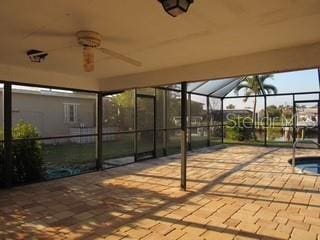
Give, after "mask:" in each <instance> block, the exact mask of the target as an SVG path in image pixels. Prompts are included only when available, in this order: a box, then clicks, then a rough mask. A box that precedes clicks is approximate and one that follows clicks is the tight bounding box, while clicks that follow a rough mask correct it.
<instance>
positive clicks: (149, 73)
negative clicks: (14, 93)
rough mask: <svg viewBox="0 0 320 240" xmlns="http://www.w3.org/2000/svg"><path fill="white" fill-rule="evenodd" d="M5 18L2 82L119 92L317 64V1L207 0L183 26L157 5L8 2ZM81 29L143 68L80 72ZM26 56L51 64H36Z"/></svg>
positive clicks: (104, 62) (113, 64)
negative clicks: (33, 53)
mask: <svg viewBox="0 0 320 240" xmlns="http://www.w3.org/2000/svg"><path fill="white" fill-rule="evenodd" d="M0 16H1V17H0V18H1V21H0V30H1V33H2V34H1V38H0V52H1V54H0V79H1V80H4V81H14V82H23V83H30V84H41V85H47V86H53V87H64V88H75V89H83V90H95V91H113V90H123V89H130V88H134V87H146V86H160V85H164V84H167V85H168V84H174V83H180V82H183V81H188V82H192V81H204V80H207V79H221V78H226V77H232V76H241V75H247V74H255V73H262V72H272V71H284V70H296V69H302V68H311V67H314V66H319V65H320V58H319V56H320V31H319V22H320V2H319V1H316V0H311V1H292V0H282V1H279V0H269V1H257V0H219V1H212V0H201V1H195V2H194V4H192V5H191V6H190V9H189V11H188V13H187V14H184V15H181V16H179V17H177V18H172V17H170V16H169V15H168V14H167V13H165V12H164V10H163V8H162V6H161V4H160V3H159V1H156V0H154V1H150V0H139V1H132V0H123V1H116V0H113V1H111V0H110V1H105V0H96V1H88V0H77V1H75V0H70V1H66V0H55V1H39V0H28V1H21V0H10V1H2V3H1V8H0ZM13 16H14V17H13ZM80 30H93V31H97V32H99V33H100V34H102V35H103V37H104V41H103V47H105V48H109V49H111V50H114V51H117V52H119V53H121V54H125V55H127V56H128V57H131V58H134V59H137V60H139V61H141V62H142V63H143V66H142V67H135V66H132V65H130V64H126V63H123V62H121V61H118V60H116V59H114V58H112V57H109V56H106V55H104V54H102V53H101V52H99V51H97V53H96V55H95V58H96V70H95V71H94V72H92V73H86V72H84V71H83V67H82V65H83V63H82V50H81V47H79V45H78V44H77V39H76V37H75V33H76V32H77V31H80ZM29 49H39V50H43V51H47V52H48V53H49V55H48V57H47V59H46V61H44V62H43V63H40V64H34V63H31V62H30V61H29V59H28V57H27V56H26V51H27V50H29ZM220 95H222V93H220Z"/></svg>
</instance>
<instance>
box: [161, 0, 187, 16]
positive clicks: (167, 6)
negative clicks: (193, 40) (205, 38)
mask: <svg viewBox="0 0 320 240" xmlns="http://www.w3.org/2000/svg"><path fill="white" fill-rule="evenodd" d="M159 2H160V3H161V4H162V7H163V8H164V10H165V11H166V12H167V13H168V14H170V15H171V16H173V17H177V16H179V15H180V14H182V13H185V12H187V11H188V9H189V6H190V4H192V3H193V0H159Z"/></svg>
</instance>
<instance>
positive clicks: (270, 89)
mask: <svg viewBox="0 0 320 240" xmlns="http://www.w3.org/2000/svg"><path fill="white" fill-rule="evenodd" d="M272 77H273V75H270V74H264V75H254V76H247V77H245V78H244V79H243V81H242V82H241V83H240V84H239V85H238V86H237V87H236V88H235V90H234V92H235V94H236V95H239V92H240V90H244V91H245V99H244V101H245V102H246V101H247V100H248V98H249V96H252V95H254V101H253V114H252V124H253V128H252V130H253V136H254V140H256V135H255V123H256V111H257V95H263V94H264V93H268V94H277V92H278V90H277V88H276V87H275V86H273V85H272V84H267V83H265V81H266V80H267V79H268V78H272Z"/></svg>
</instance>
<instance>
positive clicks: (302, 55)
mask: <svg viewBox="0 0 320 240" xmlns="http://www.w3.org/2000/svg"><path fill="white" fill-rule="evenodd" d="M319 66H320V42H318V43H314V44H308V45H303V46H297V47H291V48H283V49H276V50H270V51H266V52H259V53H253V54H250V55H243V56H236V57H231V58H225V59H220V60H213V61H208V62H202V63H196V64H191V65H185V66H180V67H173V68H167V69H161V70H157V71H150V72H144V73H138V74H131V75H126V76H120V77H113V78H107V79H100V89H101V90H104V91H105V90H119V89H130V88H135V87H147V86H159V85H166V84H176V83H180V82H184V81H187V82H194V81H206V80H210V79H221V78H229V77H239V76H243V75H250V74H262V73H275V72H283V71H294V70H301V69H307V68H314V67H319Z"/></svg>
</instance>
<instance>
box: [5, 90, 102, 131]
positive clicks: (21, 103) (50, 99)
mask: <svg viewBox="0 0 320 240" xmlns="http://www.w3.org/2000/svg"><path fill="white" fill-rule="evenodd" d="M69 95H71V96H61V95H58V94H57V95H55V94H52V95H50V94H39V93H36V94H34V93H28V92H25V93H24V92H23V91H15V90H14V91H13V94H12V126H13V127H14V126H16V124H17V123H18V122H19V121H21V120H23V121H25V122H27V123H30V124H32V125H33V126H35V127H36V128H37V129H38V131H39V133H40V136H41V137H54V136H61V135H69V134H70V128H76V127H80V126H84V127H85V128H94V127H95V125H96V124H95V112H96V109H95V98H94V97H93V98H87V97H86V98H81V97H76V96H75V97H72V94H69ZM0 99H2V92H1V93H0ZM65 103H75V104H78V114H77V116H78V121H77V122H75V123H68V122H66V121H65V110H64V104H65ZM1 108H2V104H0V127H1V126H3V109H1Z"/></svg>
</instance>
